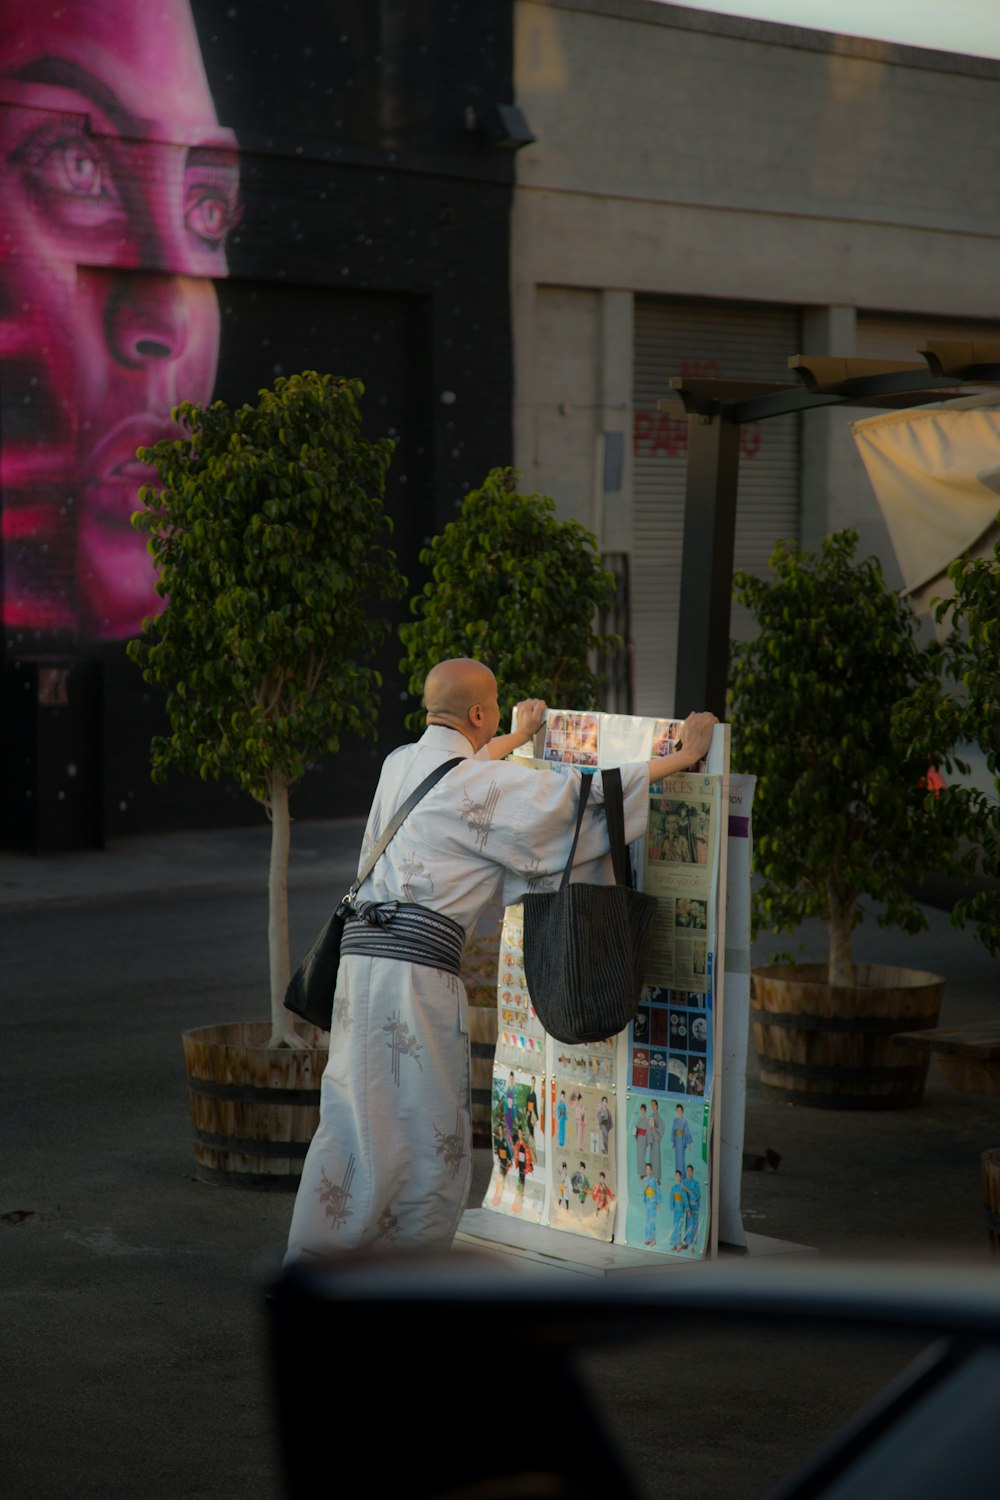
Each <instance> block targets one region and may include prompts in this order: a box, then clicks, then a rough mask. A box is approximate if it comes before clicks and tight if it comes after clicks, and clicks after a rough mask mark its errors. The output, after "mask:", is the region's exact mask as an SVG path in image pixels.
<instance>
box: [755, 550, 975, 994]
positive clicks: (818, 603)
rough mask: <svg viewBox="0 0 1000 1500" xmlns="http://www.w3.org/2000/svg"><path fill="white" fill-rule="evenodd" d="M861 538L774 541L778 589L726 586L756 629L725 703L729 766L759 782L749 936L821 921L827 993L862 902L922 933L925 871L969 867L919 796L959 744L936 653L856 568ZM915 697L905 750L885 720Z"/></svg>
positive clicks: (869, 568)
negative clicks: (920, 710) (825, 934)
mask: <svg viewBox="0 0 1000 1500" xmlns="http://www.w3.org/2000/svg"><path fill="white" fill-rule="evenodd" d="M857 540H858V538H857V533H856V532H854V531H849V530H848V531H840V532H837V533H835V534H834V535H832V536H830V537H828V538H827V540H826V541H824V543H823V545H822V549H821V551H820V552H819V553H814V554H810V553H805V552H797V551H793V550H792V549H790V548H789V547H788V546H786V545H785V544H784V543H781V542H779V544H778V546H777V547H776V548H775V550H774V553H773V555H772V557H771V567H772V572H773V576H772V578H770V579H761V578H756V577H754V576H752V575H751V574H748V573H742V572H741V573H737V574H736V575H735V592H736V597H737V599H739V601H740V602H741V603H742V604H744V605H746V607H747V608H748V609H749V610H750V612H751V614H752V615H753V618H754V620H755V622H756V625H757V635H756V636H755V637H754V639H753V640H751V641H748V642H746V643H734V646H733V655H732V666H731V675H730V693H729V716H730V718H731V721H732V762H733V767H734V769H738V770H740V771H746V772H753V773H756V775H757V788H756V792H755V794H754V867H755V870H756V873H757V875H758V877H759V880H758V884H757V888H756V889H755V891H754V897H753V920H754V926H755V928H764V929H766V930H768V931H777V932H781V931H789V930H791V929H792V928H794V927H796V926H797V925H798V924H799V923H800V922H801V921H802V920H803V919H804V918H806V917H820V918H823V919H825V921H826V923H827V925H828V931H829V965H828V977H829V981H830V983H831V984H851V983H853V979H854V966H853V960H852V955H851V934H852V932H853V930H854V928H855V927H856V926H857V925H858V923H859V922H860V921H861V920H862V917H863V908H862V906H861V904H860V898H861V897H862V896H865V895H867V896H869V897H871V898H872V899H873V900H874V901H875V902H876V903H877V904H879V905H880V906H881V908H882V909H881V911H880V912H879V915H878V921H879V924H880V925H882V926H889V925H894V926H899V927H901V928H902V929H903V930H904V931H906V932H917V931H919V930H920V929H921V928H923V927H925V926H926V925H927V919H926V917H925V915H924V913H923V912H922V911H921V909H920V907H919V906H918V905H917V903H916V902H915V900H914V898H913V894H912V893H913V892H914V891H915V890H916V889H918V888H919V885H920V882H921V880H922V879H923V877H924V876H925V875H926V873H927V872H928V870H931V869H936V870H942V871H950V872H952V873H956V874H957V873H960V872H961V871H964V870H965V869H966V868H967V867H968V865H967V856H966V855H963V854H962V853H961V852H960V832H961V826H962V817H961V808H960V807H959V805H958V804H957V803H955V802H953V801H952V800H951V799H950V798H946V797H940V796H937V795H935V793H934V792H933V791H932V790H930V789H929V788H928V786H927V773H928V770H929V769H930V767H931V766H942V765H949V764H950V763H951V755H952V748H953V744H954V738H953V735H951V732H950V729H949V727H948V724H947V722H946V720H945V719H944V718H943V717H942V718H938V717H937V716H936V715H935V712H934V706H935V705H936V704H937V703H938V702H939V699H940V695H941V688H940V685H939V681H938V675H937V671H936V667H935V661H934V653H933V651H932V650H931V648H929V647H925V646H922V645H920V644H919V643H918V640H917V637H916V632H915V620H914V617H913V613H912V611H911V609H910V607H909V605H908V604H907V603H906V602H905V600H903V599H902V598H901V597H900V596H899V595H898V594H896V593H894V592H893V591H892V590H890V589H889V588H888V586H887V585H886V583H885V580H884V578H883V576H882V571H881V568H880V567H879V564H878V561H877V560H876V559H875V558H868V559H867V560H866V561H864V562H855V560H854V554H855V550H856V547H857ZM916 694H919V695H920V696H921V697H922V700H923V702H924V706H925V718H924V721H923V724H922V730H921V733H920V735H919V736H918V737H916V738H911V737H907V735H905V734H903V733H901V732H900V731H899V729H898V726H897V724H896V722H894V717H893V714H892V709H893V706H894V705H895V704H897V703H901V702H903V701H907V700H912V699H913V697H914V695H916Z"/></svg>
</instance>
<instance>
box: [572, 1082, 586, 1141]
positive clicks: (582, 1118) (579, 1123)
mask: <svg viewBox="0 0 1000 1500" xmlns="http://www.w3.org/2000/svg"><path fill="white" fill-rule="evenodd" d="M573 1112H574V1114H575V1115H576V1149H577V1150H578V1151H582V1150H583V1127H584V1125H585V1124H586V1120H587V1116H586V1113H585V1111H584V1108H583V1095H582V1094H577V1096H576V1101H575V1103H574V1105H573Z"/></svg>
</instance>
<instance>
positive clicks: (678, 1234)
mask: <svg viewBox="0 0 1000 1500" xmlns="http://www.w3.org/2000/svg"><path fill="white" fill-rule="evenodd" d="M669 1203H670V1211H671V1213H672V1214H673V1216H674V1225H673V1229H672V1231H671V1234H670V1248H671V1250H680V1249H681V1247H682V1246H683V1244H684V1221H685V1219H686V1218H687V1210H688V1195H687V1189H686V1187H685V1186H684V1183H683V1182H682V1181H681V1175H680V1173H679V1172H678V1173H676V1175H675V1177H674V1180H673V1182H672V1183H671V1184H670V1197H669Z"/></svg>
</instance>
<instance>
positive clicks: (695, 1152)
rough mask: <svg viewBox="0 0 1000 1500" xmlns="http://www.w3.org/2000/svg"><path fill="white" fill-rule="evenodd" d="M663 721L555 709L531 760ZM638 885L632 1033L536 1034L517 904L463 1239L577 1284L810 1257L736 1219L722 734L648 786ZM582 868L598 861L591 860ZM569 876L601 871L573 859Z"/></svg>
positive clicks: (737, 914) (739, 811)
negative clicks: (649, 903)
mask: <svg viewBox="0 0 1000 1500" xmlns="http://www.w3.org/2000/svg"><path fill="white" fill-rule="evenodd" d="M678 730H679V723H678V721H676V720H654V719H647V718H637V717H633V716H623V715H608V714H596V713H586V714H585V713H578V712H571V711H566V710H550V711H549V713H548V715H547V719H546V724H545V726H544V728H543V729H542V730H541V731H540V733H539V736H538V737H537V740H536V742H535V743H534V744H533V745H531V746H528V747H525V748H526V750H527V752H528V753H527V757H525V756H524V755H522V756H521V757H520V758H522V759H524V758H529V759H530V760H531V762H532V763H533V764H534V765H535V766H537V767H538V769H539V772H540V773H541V774H552V773H556V774H558V773H560V772H564V771H565V768H566V766H567V764H569V765H575V766H577V767H579V768H580V769H581V770H584V771H587V770H597V769H600V768H601V767H603V766H610V765H626V764H628V763H629V762H635V761H642V760H648V759H649V758H650V757H651V756H652V755H654V754H664V753H666V752H668V751H669V747H670V744H671V742H672V741H673V740H674V739H676V738H677V734H678ZM648 796H649V813H648V819H647V826H646V834H645V837H644V838H642V839H640V840H638V841H637V843H635V844H634V845H633V857H634V860H635V864H636V869H637V872H638V874H639V884H640V886H641V887H642V888H643V889H645V890H646V891H647V892H650V893H652V894H654V895H655V896H656V897H657V901H658V915H657V922H656V928H655V941H654V952H653V956H652V958H651V960H650V966H649V970H648V980H647V987H646V989H645V990H644V992H643V1000H642V1004H641V1005H640V1010H639V1014H638V1016H637V1018H636V1021H635V1023H634V1025H632V1026H630V1027H629V1028H628V1030H627V1031H626V1032H624V1033H622V1034H621V1036H619V1037H617V1038H614V1039H610V1040H609V1041H607V1042H605V1043H597V1044H594V1045H593V1046H590V1047H576V1046H567V1045H566V1044H563V1043H558V1042H556V1041H554V1039H553V1038H551V1037H547V1036H546V1035H545V1033H544V1032H543V1031H542V1030H541V1027H540V1024H539V1022H538V1019H537V1016H536V1015H535V1011H534V1007H533V1006H532V1005H531V1001H530V996H529V995H528V993H527V987H526V984H525V981H524V974H523V964H522V956H523V948H522V944H523V929H522V927H521V923H520V908H508V910H507V913H506V916H505V921H504V927H503V932H502V936H501V945H500V962H499V968H498V984H497V994H498V1005H497V1010H498V1017H497V1049H496V1055H495V1063H494V1073H493V1091H492V1106H491V1132H492V1140H493V1149H494V1161H493V1175H492V1177H491V1181H490V1186H489V1189H488V1190H487V1194H486V1197H485V1199H484V1202H483V1206H482V1207H481V1208H471V1209H469V1210H468V1211H467V1212H466V1214H465V1215H464V1217H463V1220H462V1223H461V1227H460V1230H459V1235H458V1241H459V1242H460V1243H462V1244H465V1245H470V1246H476V1247H477V1248H480V1249H492V1250H494V1251H500V1252H502V1253H506V1254H510V1255H513V1256H516V1257H520V1258H522V1259H524V1260H525V1261H526V1262H528V1263H535V1264H545V1265H548V1266H550V1267H553V1268H556V1267H559V1268H562V1269H564V1270H568V1271H571V1272H574V1273H575V1274H580V1275H589V1276H595V1275H597V1276H603V1275H608V1274H612V1273H614V1274H618V1273H637V1272H642V1271H646V1270H652V1269H658V1270H662V1269H664V1268H666V1267H681V1266H683V1265H690V1264H692V1263H693V1262H697V1261H700V1260H703V1259H706V1258H709V1259H711V1258H715V1257H716V1256H717V1255H718V1254H719V1253H720V1248H722V1249H723V1250H724V1251H725V1252H726V1253H741V1254H753V1255H761V1254H768V1255H770V1254H787V1253H808V1252H807V1247H804V1246H798V1245H793V1244H790V1243H789V1242H786V1241H779V1240H771V1239H768V1238H767V1237H765V1236H748V1235H746V1234H745V1232H744V1230H743V1226H742V1221H741V1217H740V1209H739V1201H740V1180H741V1174H742V1157H743V1115H744V1106H745V1069H746V1044H747V1033H748V1012H749V995H750V935H749V871H750V815H751V804H752V797H753V778H751V777H736V778H732V777H731V776H730V772H729V728H728V726H727V725H724V724H722V725H719V726H718V727H717V729H716V731H715V734H714V736H713V741H712V746H711V750H710V752H709V755H708V757H707V760H706V762H705V764H704V767H703V768H699V770H698V771H697V772H686V773H683V774H682V775H679V776H674V777H671V778H669V779H668V780H666V781H664V782H662V783H659V784H657V785H656V786H654V787H651V788H649V792H648ZM591 863H592V864H593V863H595V861H594V860H593V859H592V861H591ZM574 868H575V871H577V873H576V875H575V878H578V879H584V880H590V879H601V878H606V877H602V876H601V875H600V874H598V873H597V872H596V871H595V870H594V869H591V870H589V871H587V870H585V869H582V868H580V866H579V864H578V865H577V866H575V867H574Z"/></svg>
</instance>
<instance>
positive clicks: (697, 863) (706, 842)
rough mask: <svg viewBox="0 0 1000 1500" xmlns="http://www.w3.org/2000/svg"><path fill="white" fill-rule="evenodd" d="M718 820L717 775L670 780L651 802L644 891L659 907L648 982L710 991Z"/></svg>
mask: <svg viewBox="0 0 1000 1500" xmlns="http://www.w3.org/2000/svg"><path fill="white" fill-rule="evenodd" d="M718 817H719V778H718V777H717V776H702V775H690V774H688V775H681V776H671V777H670V778H669V779H668V780H666V781H661V782H658V783H657V785H656V787H655V788H654V789H653V790H652V792H651V795H650V799H649V833H648V835H647V838H646V867H645V878H644V881H643V888H644V889H645V890H646V891H647V893H648V894H649V895H651V896H655V897H656V899H657V901H658V902H659V903H660V910H659V912H658V920H657V921H656V923H655V924H654V929H653V953H652V957H651V959H650V964H649V969H648V975H647V977H648V980H649V983H650V984H655V985H661V986H671V987H673V988H677V989H683V990H691V991H696V992H697V993H698V994H702V995H703V994H705V992H706V991H707V989H708V983H709V981H708V952H709V913H710V911H711V899H712V866H711V863H710V860H709V853H710V851H711V850H712V849H713V848H714V846H715V838H716V824H717V822H718Z"/></svg>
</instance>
